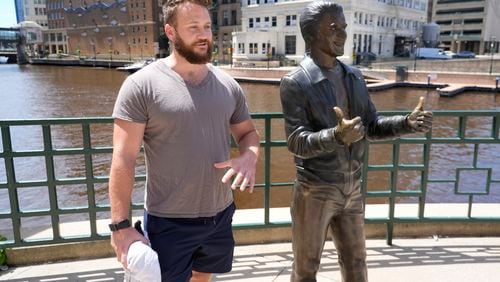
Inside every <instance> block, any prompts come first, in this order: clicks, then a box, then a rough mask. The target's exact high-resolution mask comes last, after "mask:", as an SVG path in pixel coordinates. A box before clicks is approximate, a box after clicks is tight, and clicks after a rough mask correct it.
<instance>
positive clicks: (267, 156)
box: [264, 117, 271, 224]
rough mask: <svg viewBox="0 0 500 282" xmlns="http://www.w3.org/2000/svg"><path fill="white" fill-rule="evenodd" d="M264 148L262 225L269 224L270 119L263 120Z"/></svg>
mask: <svg viewBox="0 0 500 282" xmlns="http://www.w3.org/2000/svg"><path fill="white" fill-rule="evenodd" d="M264 124H265V128H264V131H265V138H264V140H265V143H264V144H265V147H264V223H265V224H269V213H270V208H271V201H270V197H271V191H270V189H271V118H270V117H266V119H265V123H264Z"/></svg>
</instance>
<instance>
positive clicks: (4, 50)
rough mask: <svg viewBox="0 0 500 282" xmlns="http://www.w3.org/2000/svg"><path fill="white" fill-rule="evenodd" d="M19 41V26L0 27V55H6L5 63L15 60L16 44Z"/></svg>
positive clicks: (14, 61)
mask: <svg viewBox="0 0 500 282" xmlns="http://www.w3.org/2000/svg"><path fill="white" fill-rule="evenodd" d="M20 42H21V31H20V29H19V28H6V27H0V56H4V57H8V58H9V59H8V61H7V63H16V62H17V45H18V44H19V43H20Z"/></svg>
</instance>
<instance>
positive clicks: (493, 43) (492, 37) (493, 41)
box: [490, 35, 497, 74]
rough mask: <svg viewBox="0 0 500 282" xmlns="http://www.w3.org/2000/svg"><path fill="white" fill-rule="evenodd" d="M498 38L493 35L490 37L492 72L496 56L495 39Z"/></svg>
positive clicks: (491, 71)
mask: <svg viewBox="0 0 500 282" xmlns="http://www.w3.org/2000/svg"><path fill="white" fill-rule="evenodd" d="M496 39H497V38H496V37H495V36H494V35H492V36H491V38H490V53H491V60H490V74H492V73H493V56H494V54H495V53H494V50H493V48H494V47H495V40H496Z"/></svg>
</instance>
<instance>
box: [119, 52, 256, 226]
mask: <svg viewBox="0 0 500 282" xmlns="http://www.w3.org/2000/svg"><path fill="white" fill-rule="evenodd" d="M113 117H114V118H118V119H123V120H127V121H132V122H138V123H145V124H146V128H145V132H144V139H143V142H144V149H145V156H146V171H147V180H146V189H145V190H146V193H145V196H144V197H145V208H146V210H147V211H148V213H150V214H152V215H155V216H161V217H187V218H192V217H207V216H213V215H215V214H216V213H218V212H220V211H222V210H224V209H225V208H226V207H228V206H229V205H230V204H231V202H232V201H233V196H232V192H231V189H230V187H229V184H224V183H222V182H221V179H222V177H223V175H224V173H225V170H224V169H216V168H215V167H214V163H217V162H222V161H225V160H228V159H229V153H230V138H231V137H230V136H231V135H230V134H231V132H230V125H231V124H237V123H240V122H243V121H245V120H247V119H249V118H250V114H249V111H248V107H247V104H246V101H245V97H244V94H243V91H242V89H241V87H240V86H239V85H238V84H237V83H236V81H235V80H234V79H233V78H231V77H230V76H229V75H228V74H226V73H225V72H223V71H221V70H219V69H217V68H214V67H213V66H211V65H209V72H208V74H207V76H206V77H205V79H204V80H203V81H202V82H201V83H200V84H199V85H192V84H190V83H188V82H186V81H184V80H183V79H182V77H181V76H180V75H179V74H177V73H176V72H175V71H173V70H172V69H171V68H170V67H168V65H167V64H166V63H165V61H164V60H159V61H156V62H154V63H152V64H150V65H148V66H147V67H145V68H144V69H142V70H141V71H139V72H137V73H135V74H133V75H130V76H129V77H128V78H127V79H126V80H125V82H124V83H123V85H122V87H121V89H120V92H119V94H118V98H117V100H116V104H115V107H114V111H113Z"/></svg>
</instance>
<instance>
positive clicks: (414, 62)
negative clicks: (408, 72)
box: [413, 37, 420, 72]
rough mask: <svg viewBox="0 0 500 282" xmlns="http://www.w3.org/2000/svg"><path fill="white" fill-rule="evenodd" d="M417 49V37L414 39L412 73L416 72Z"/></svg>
mask: <svg viewBox="0 0 500 282" xmlns="http://www.w3.org/2000/svg"><path fill="white" fill-rule="evenodd" d="M419 50H420V49H419V48H418V37H417V38H415V51H414V53H415V54H414V57H415V58H414V60H413V71H414V72H415V71H417V57H418V55H419V54H418V53H419Z"/></svg>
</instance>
